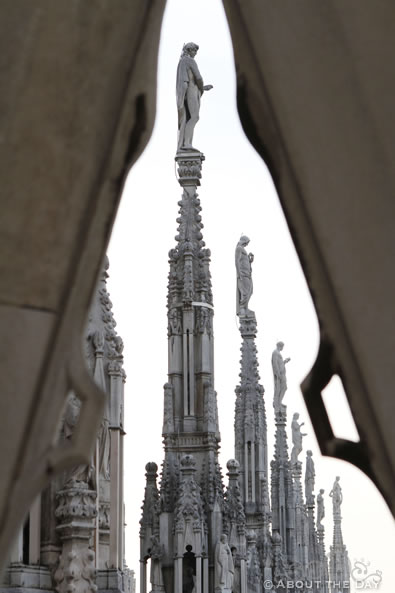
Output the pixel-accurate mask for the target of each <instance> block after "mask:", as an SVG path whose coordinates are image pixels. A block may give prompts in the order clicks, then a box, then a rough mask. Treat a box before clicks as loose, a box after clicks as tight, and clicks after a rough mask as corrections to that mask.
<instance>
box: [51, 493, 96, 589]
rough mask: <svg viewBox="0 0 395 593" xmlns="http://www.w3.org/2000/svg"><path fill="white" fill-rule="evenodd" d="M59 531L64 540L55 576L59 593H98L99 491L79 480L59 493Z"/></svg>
mask: <svg viewBox="0 0 395 593" xmlns="http://www.w3.org/2000/svg"><path fill="white" fill-rule="evenodd" d="M56 498H57V501H58V506H57V508H56V512H55V514H56V518H57V520H58V523H59V524H58V526H57V528H56V529H57V531H58V533H59V535H60V539H61V541H62V552H61V554H60V557H59V565H58V568H57V570H56V572H55V575H54V580H55V586H56V590H57V591H58V593H69V592H70V591H73V593H95V592H96V585H95V577H96V570H95V553H94V551H93V549H92V547H91V546H92V543H93V537H94V529H95V517H96V513H97V510H96V492H95V491H94V490H90V489H89V486H88V484H85V483H84V482H76V483H75V484H72V485H70V486H69V487H67V488H64V489H63V490H60V491H59V492H58V494H57V496H56Z"/></svg>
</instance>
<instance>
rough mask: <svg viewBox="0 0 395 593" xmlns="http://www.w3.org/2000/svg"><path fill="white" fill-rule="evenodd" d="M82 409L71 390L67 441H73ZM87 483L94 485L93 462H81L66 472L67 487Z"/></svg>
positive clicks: (66, 421)
mask: <svg viewBox="0 0 395 593" xmlns="http://www.w3.org/2000/svg"><path fill="white" fill-rule="evenodd" d="M80 411H81V401H80V400H79V399H78V397H77V396H76V395H75V394H74V393H73V392H71V393H70V395H69V398H68V401H67V406H66V410H65V415H64V424H63V434H64V437H65V439H66V440H67V441H71V439H72V437H73V433H74V430H75V428H76V426H77V424H78V420H79V416H80ZM81 483H83V484H87V485H88V486H89V487H91V488H93V487H94V467H93V463H92V461H91V463H81V464H79V465H75V466H74V467H73V468H71V470H70V471H69V472H67V474H66V479H65V487H66V488H67V487H72V486H77V485H81Z"/></svg>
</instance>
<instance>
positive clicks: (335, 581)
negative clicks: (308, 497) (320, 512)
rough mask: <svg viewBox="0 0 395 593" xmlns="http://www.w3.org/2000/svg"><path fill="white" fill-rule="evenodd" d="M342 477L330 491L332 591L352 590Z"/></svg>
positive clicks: (337, 479)
mask: <svg viewBox="0 0 395 593" xmlns="http://www.w3.org/2000/svg"><path fill="white" fill-rule="evenodd" d="M339 482H340V478H339V476H337V477H336V480H335V482H334V484H333V488H332V490H331V491H330V493H329V496H330V497H331V498H332V507H333V544H332V545H331V547H330V552H329V578H330V582H331V593H345V592H346V591H349V590H350V568H349V560H348V552H347V548H346V546H345V545H344V543H343V534H342V517H341V505H342V502H343V494H342V489H341V486H340V483H339Z"/></svg>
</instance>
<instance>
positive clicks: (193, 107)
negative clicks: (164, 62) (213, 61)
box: [176, 42, 213, 152]
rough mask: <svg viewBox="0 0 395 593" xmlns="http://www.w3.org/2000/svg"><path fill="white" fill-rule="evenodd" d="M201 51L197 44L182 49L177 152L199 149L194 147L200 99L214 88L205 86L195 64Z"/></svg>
mask: <svg viewBox="0 0 395 593" xmlns="http://www.w3.org/2000/svg"><path fill="white" fill-rule="evenodd" d="M198 49H199V46H198V45H196V43H192V42H189V43H186V44H185V45H184V47H183V48H182V53H181V57H180V61H179V62H178V68H177V81H176V96H177V110H178V144H177V152H178V151H181V150H193V151H196V150H197V149H196V148H194V147H193V146H192V139H193V132H194V129H195V126H196V124H197V122H198V121H199V111H200V97H201V96H202V95H203V93H204V91H209V90H210V89H212V88H213V86H212V85H211V84H208V85H204V84H203V78H202V76H201V74H200V72H199V68H198V66H197V64H196V62H195V56H196V53H197V51H198Z"/></svg>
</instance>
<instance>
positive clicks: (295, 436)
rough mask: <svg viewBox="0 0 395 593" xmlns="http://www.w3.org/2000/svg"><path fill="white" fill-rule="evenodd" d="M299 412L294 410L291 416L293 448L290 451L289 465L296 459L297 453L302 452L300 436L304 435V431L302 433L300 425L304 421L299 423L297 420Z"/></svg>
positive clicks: (295, 461)
mask: <svg viewBox="0 0 395 593" xmlns="http://www.w3.org/2000/svg"><path fill="white" fill-rule="evenodd" d="M298 418H299V414H298V413H297V412H295V414H294V415H293V418H292V423H291V429H292V443H293V448H292V451H291V465H295V463H297V461H298V455H299V454H300V453H301V452H302V450H303V447H302V438H303V437H305V436H306V433H302V432H301V431H300V429H301V427H302V426H303V425H304V422H301V423H300V424H299V422H298Z"/></svg>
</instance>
